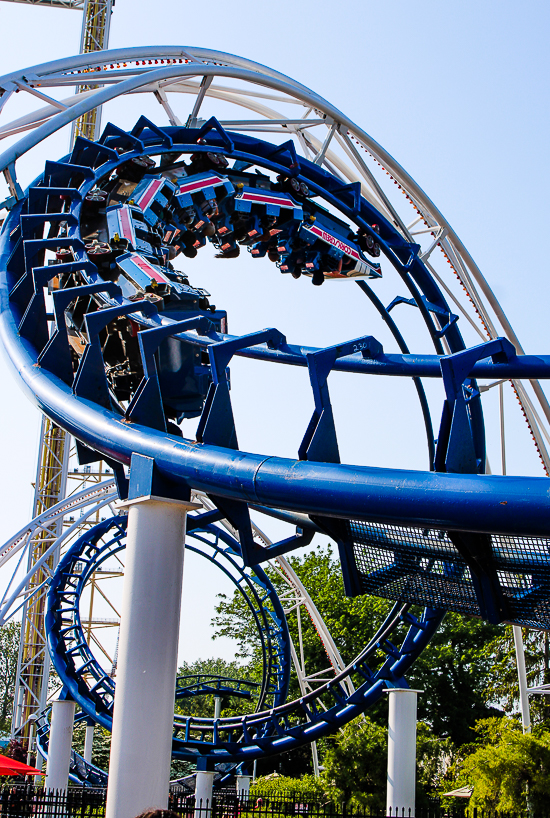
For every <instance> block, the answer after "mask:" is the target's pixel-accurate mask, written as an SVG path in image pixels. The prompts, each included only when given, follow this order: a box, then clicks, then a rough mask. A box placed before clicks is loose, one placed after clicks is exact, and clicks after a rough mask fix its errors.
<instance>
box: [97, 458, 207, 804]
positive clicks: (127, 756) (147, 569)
mask: <svg viewBox="0 0 550 818" xmlns="http://www.w3.org/2000/svg"><path fill="white" fill-rule="evenodd" d="M134 474H135V470H134ZM132 476H133V477H134V475H132ZM140 477H141V478H143V471H142V472H141V474H140V475H139V476H138V475H136V478H135V479H132V480H131V484H130V494H129V497H130V499H128V500H127V501H125V502H124V503H123V504H122V505H125V506H127V508H128V540H127V548H126V570H125V582H124V591H123V599H122V610H121V626H120V639H119V659H118V673H117V699H116V708H115V710H114V717H113V733H112V743H111V761H110V767H109V790H108V796H107V810H106V815H107V818H134V816H135V815H137V814H139V813H140V812H141V811H142V810H143V809H144V808H147V807H163V808H166V807H167V804H168V792H169V783H170V759H171V752H172V731H173V721H174V696H175V679H176V672H177V656H178V638H179V625H180V608H181V593H182V581H183V557H184V540H185V527H186V518H187V512H188V511H190V510H191V509H193V508H198V507H199V506H197V505H196V504H194V503H190V502H188V501H185V500H183V499H180V498H177V497H168V496H163V497H160V496H155V494H153V489H152V485H151V484H149V485H146V483H144V482H143V480H140ZM159 552H161V553H159Z"/></svg>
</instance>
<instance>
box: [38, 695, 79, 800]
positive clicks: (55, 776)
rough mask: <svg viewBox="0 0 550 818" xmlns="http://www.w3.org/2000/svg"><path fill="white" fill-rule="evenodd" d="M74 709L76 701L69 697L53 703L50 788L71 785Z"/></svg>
mask: <svg viewBox="0 0 550 818" xmlns="http://www.w3.org/2000/svg"><path fill="white" fill-rule="evenodd" d="M74 709H75V703H74V702H72V701H69V700H68V699H65V700H63V701H59V700H57V701H54V703H53V704H52V723H51V727H50V740H49V742H48V763H47V766H46V784H45V786H46V789H48V790H66V789H67V787H68V785H69V766H70V763H71V747H72V743H73V727H74Z"/></svg>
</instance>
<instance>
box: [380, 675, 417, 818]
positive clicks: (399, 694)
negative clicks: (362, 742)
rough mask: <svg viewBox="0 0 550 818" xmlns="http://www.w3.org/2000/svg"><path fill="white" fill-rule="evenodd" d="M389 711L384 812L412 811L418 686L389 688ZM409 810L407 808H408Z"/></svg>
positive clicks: (414, 791)
mask: <svg viewBox="0 0 550 818" xmlns="http://www.w3.org/2000/svg"><path fill="white" fill-rule="evenodd" d="M386 692H387V693H388V694H389V697H388V698H389V715H388V786H387V792H386V815H390V809H391V814H392V815H396V814H397V813H398V814H399V815H401V814H402V811H403V809H404V810H405V815H406V816H408V815H413V816H414V814H415V807H416V804H415V801H416V699H417V695H418V693H421V692H422V691H420V690H409V689H408V688H392V689H390V690H387V691H386ZM409 810H410V812H409Z"/></svg>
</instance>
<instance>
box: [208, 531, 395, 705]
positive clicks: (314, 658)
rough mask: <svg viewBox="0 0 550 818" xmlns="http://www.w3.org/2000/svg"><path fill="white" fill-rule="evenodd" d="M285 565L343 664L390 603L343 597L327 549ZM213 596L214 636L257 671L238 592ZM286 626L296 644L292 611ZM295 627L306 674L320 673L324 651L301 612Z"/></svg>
mask: <svg viewBox="0 0 550 818" xmlns="http://www.w3.org/2000/svg"><path fill="white" fill-rule="evenodd" d="M289 562H290V564H291V566H292V568H293V569H294V571H296V573H297V574H298V577H299V578H300V580H301V581H302V582H303V584H304V585H305V587H306V588H307V590H308V592H309V594H310V595H311V597H312V599H313V601H314V602H315V605H316V607H317V609H318V610H319V613H320V614H321V616H322V617H323V619H324V621H325V623H326V625H327V626H328V629H329V631H330V633H331V634H332V636H333V638H334V640H335V642H336V644H337V645H338V648H339V650H340V653H341V654H342V658H343V659H344V661H345V662H349V661H351V660H352V659H353V658H354V657H355V656H356V655H357V654H358V653H359V652H360V651H361V650H362V648H363V647H364V646H365V643H366V641H367V639H368V638H369V636H371V635H372V634H373V633H374V631H375V630H376V629H377V628H378V626H379V625H380V623H381V622H382V621H383V619H384V616H385V615H386V613H387V611H388V610H389V607H390V604H389V603H388V602H387V601H386V600H383V599H378V598H376V597H369V596H360V597H354V598H353V599H351V598H349V597H346V596H345V593H344V585H343V581H342V572H341V569H340V562H339V560H338V559H335V558H334V557H333V554H332V550H331V549H330V547H329V548H323V547H318V548H316V549H315V550H312V551H310V552H309V553H307V554H305V555H304V556H303V557H290V558H289ZM267 573H268V575H269V577H270V579H271V581H272V582H273V585H274V586H275V589H276V590H277V593H279V594H281V593H284V592H286V593H287V592H288V586H287V585H286V584H285V582H284V580H283V579H282V578H281V576H280V575H279V574H278V573H277V572H275V571H273V570H272V569H270V568H269V567H268V568H267ZM218 598H219V600H220V601H219V603H218V605H217V607H216V616H215V617H214V619H213V623H212V624H213V625H214V628H215V637H219V636H228V637H230V638H233V639H235V640H236V641H237V645H238V649H237V652H236V655H237V656H238V657H239V658H242V659H244V660H248V663H249V668H253V667H255V668H259V667H260V664H261V654H260V641H259V638H258V634H257V632H256V627H255V624H254V620H253V618H252V615H251V614H250V612H249V609H248V607H247V605H246V602H245V601H244V599H243V597H242V594H240V592H239V591H235V592H234V594H233V595H232V596H231V597H230V598H227V597H226V596H225V595H224V594H220V595H219V596H218ZM287 622H288V627H289V632H290V635H291V638H292V640H293V642H294V644H295V645H296V646H297V645H298V644H299V637H298V613H297V611H296V610H292V611H291V613H290V614H288V615H287ZM301 626H302V640H303V651H304V658H305V663H306V667H307V669H308V673H313V672H318V671H320V670H323V669H324V668H326V667H327V664H328V660H327V656H326V653H325V649H324V647H323V644H322V642H321V640H320V639H319V634H318V633H317V630H316V629H315V626H314V625H313V622H312V621H311V620H310V619H309V617H308V616H307V615H304V612H303V610H302V612H301ZM256 672H257V671H256ZM299 695H300V691H299V688H298V684H297V681H296V679H293V680H292V682H291V688H290V692H289V696H290V697H291V698H296V697H298V696H299Z"/></svg>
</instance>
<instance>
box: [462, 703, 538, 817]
mask: <svg viewBox="0 0 550 818" xmlns="http://www.w3.org/2000/svg"><path fill="white" fill-rule="evenodd" d="M476 732H477V734H478V738H477V741H476V742H475V743H474V744H473V745H472V747H471V748H470V752H469V754H468V755H466V757H465V758H464V759H463V760H462V762H461V764H460V765H459V768H460V769H459V778H458V780H459V783H461V784H469V785H470V786H472V787H473V790H474V791H473V794H472V798H471V801H470V808H475V807H478V808H481V809H484V810H491V811H496V810H498V811H499V812H520V811H521V812H524V811H525V810H526V808H529V811H530V812H533V811H535V812H538V811H540V812H542V811H544V812H545V811H546V810H547V807H548V799H549V797H550V733H548V732H547V731H535V732H533V733H526V734H523V733H522V731H521V727H520V725H519V724H518V722H517V721H516V720H515V719H510V718H501V719H498V718H492V719H486V720H484V721H480V722H478V724H477V726H476Z"/></svg>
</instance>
